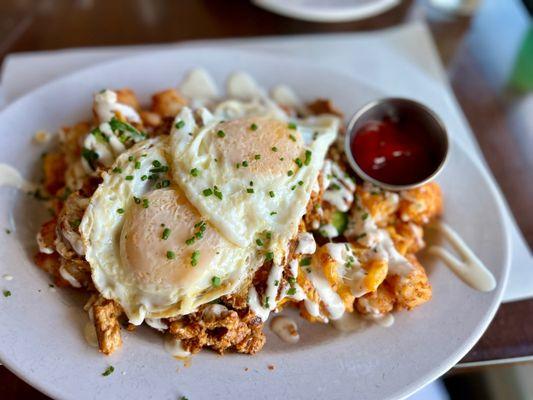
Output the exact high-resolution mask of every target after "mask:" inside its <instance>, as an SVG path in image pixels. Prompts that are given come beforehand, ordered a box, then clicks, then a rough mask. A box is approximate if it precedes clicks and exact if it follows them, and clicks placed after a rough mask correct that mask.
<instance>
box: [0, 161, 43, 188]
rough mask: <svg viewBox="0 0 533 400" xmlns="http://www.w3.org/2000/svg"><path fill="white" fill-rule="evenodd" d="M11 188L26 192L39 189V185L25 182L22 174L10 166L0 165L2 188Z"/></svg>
mask: <svg viewBox="0 0 533 400" xmlns="http://www.w3.org/2000/svg"><path fill="white" fill-rule="evenodd" d="M1 186H9V187H13V188H15V189H20V190H23V191H25V192H31V191H33V190H35V189H37V185H36V184H34V183H31V182H28V181H27V180H25V179H24V178H23V177H22V176H21V175H20V173H19V172H18V171H17V170H16V169H15V168H13V167H12V166H11V165H8V164H0V187H1Z"/></svg>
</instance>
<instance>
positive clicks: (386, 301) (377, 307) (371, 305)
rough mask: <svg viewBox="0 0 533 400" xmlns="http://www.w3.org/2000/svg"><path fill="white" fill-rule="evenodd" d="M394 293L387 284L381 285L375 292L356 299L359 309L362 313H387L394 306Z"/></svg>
mask: <svg viewBox="0 0 533 400" xmlns="http://www.w3.org/2000/svg"><path fill="white" fill-rule="evenodd" d="M394 302H395V298H394V294H393V293H392V292H391V290H390V289H389V287H388V285H387V284H383V285H380V286H379V287H378V288H377V290H376V291H375V292H371V293H367V294H365V295H364V296H363V297H359V298H358V299H356V300H355V306H356V308H357V311H358V312H359V313H361V314H364V315H366V314H376V313H379V314H387V313H389V312H391V311H392V309H393V308H394Z"/></svg>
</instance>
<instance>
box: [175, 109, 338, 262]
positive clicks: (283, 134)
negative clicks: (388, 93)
mask: <svg viewBox="0 0 533 400" xmlns="http://www.w3.org/2000/svg"><path fill="white" fill-rule="evenodd" d="M248 106H249V103H244V102H241V101H239V100H233V103H232V107H233V108H234V109H236V110H237V111H239V112H237V113H236V114H238V115H239V117H238V118H236V119H232V120H226V119H225V117H227V114H224V113H222V114H217V110H219V109H220V108H217V109H216V110H215V113H214V114H211V113H210V112H209V111H208V110H206V109H200V110H197V112H193V111H192V110H191V109H188V108H184V109H182V111H181V112H180V113H179V114H178V115H177V116H176V120H175V121H174V128H173V130H172V132H171V152H172V159H173V172H174V175H173V177H174V179H175V181H176V183H177V184H178V186H179V187H180V188H181V189H182V190H183V192H184V193H185V194H186V196H187V198H188V199H189V201H190V202H191V203H192V204H194V206H195V207H196V208H197V209H198V210H199V211H200V213H201V214H202V215H204V216H205V218H206V219H207V220H209V222H210V223H211V224H213V226H215V227H216V228H217V229H218V230H219V232H220V233H221V234H222V235H223V236H224V237H225V238H227V239H228V240H229V241H231V242H232V243H234V244H235V245H237V246H240V247H242V248H246V247H249V246H255V245H256V246H257V247H258V250H261V249H263V250H264V252H265V253H272V252H273V253H274V254H273V256H274V258H275V259H276V260H275V261H276V262H281V260H282V259H283V257H284V256H285V255H286V247H287V242H288V240H289V239H291V238H293V237H294V236H295V235H296V234H297V231H298V225H299V223H300V221H301V219H302V216H303V215H304V214H305V211H306V207H307V203H308V202H309V198H310V195H311V192H312V188H313V186H314V185H315V184H316V181H317V176H318V173H319V170H320V168H321V166H322V164H323V162H324V157H325V155H326V152H327V149H328V147H329V145H330V144H331V143H332V142H333V140H334V139H335V137H336V133H337V130H338V126H339V120H338V119H337V118H335V117H331V116H322V117H313V118H308V119H305V120H296V119H294V120H288V119H287V117H285V118H283V119H281V118H276V117H275V114H272V113H267V116H263V115H257V114H256V113H254V112H252V113H250V108H248ZM266 239H268V240H266Z"/></svg>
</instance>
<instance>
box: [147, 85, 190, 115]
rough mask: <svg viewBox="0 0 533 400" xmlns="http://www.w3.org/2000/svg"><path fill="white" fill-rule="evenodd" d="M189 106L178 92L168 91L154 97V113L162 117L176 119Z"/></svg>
mask: <svg viewBox="0 0 533 400" xmlns="http://www.w3.org/2000/svg"><path fill="white" fill-rule="evenodd" d="M186 105H187V100H186V99H185V98H183V97H181V96H180V94H179V93H178V91H177V90H175V89H167V90H164V91H162V92H158V93H156V94H154V95H153V96H152V111H153V112H155V113H157V114H159V115H160V116H162V117H175V116H176V114H177V113H178V112H179V111H180V110H181V109H182V108H183V107H184V106H186Z"/></svg>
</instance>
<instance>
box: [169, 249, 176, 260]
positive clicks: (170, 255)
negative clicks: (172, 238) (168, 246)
mask: <svg viewBox="0 0 533 400" xmlns="http://www.w3.org/2000/svg"><path fill="white" fill-rule="evenodd" d="M167 258H168V259H169V260H173V259H175V258H176V253H174V252H173V251H172V250H169V251H167Z"/></svg>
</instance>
